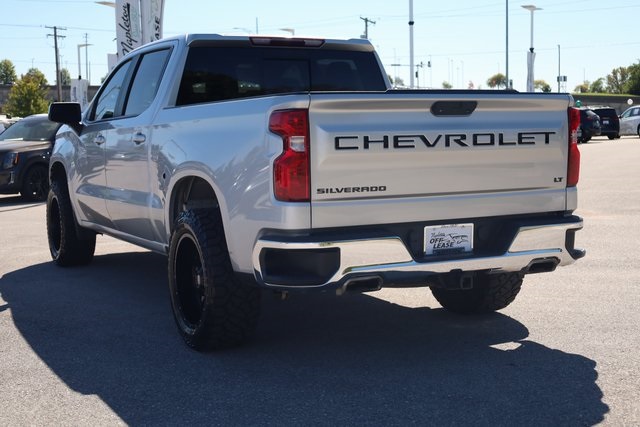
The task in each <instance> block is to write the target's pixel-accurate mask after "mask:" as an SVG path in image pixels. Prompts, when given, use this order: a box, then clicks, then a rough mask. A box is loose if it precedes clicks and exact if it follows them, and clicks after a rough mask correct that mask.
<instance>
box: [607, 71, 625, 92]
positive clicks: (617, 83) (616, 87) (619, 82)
mask: <svg viewBox="0 0 640 427" xmlns="http://www.w3.org/2000/svg"><path fill="white" fill-rule="evenodd" d="M628 80H629V70H628V68H627V67H618V68H615V69H613V70H612V71H611V74H609V75H608V76H607V88H608V89H609V92H610V93H625V89H626V88H625V85H626V84H627V81H628Z"/></svg>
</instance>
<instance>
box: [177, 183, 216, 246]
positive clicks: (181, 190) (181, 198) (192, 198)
mask: <svg viewBox="0 0 640 427" xmlns="http://www.w3.org/2000/svg"><path fill="white" fill-rule="evenodd" d="M169 200H170V201H169V209H168V212H167V218H166V220H167V231H168V233H169V235H171V233H172V232H173V227H174V225H175V221H176V219H177V218H178V216H179V215H180V213H182V212H184V211H186V210H191V209H218V210H220V211H221V209H220V202H219V198H218V195H217V193H216V191H215V189H214V187H213V185H212V184H211V183H210V182H209V181H208V180H206V179H205V178H203V177H200V176H195V175H190V176H185V177H182V178H180V179H179V180H178V181H176V183H175V184H174V185H173V187H172V189H171V192H170V196H169ZM221 214H223V212H221ZM223 222H224V214H223Z"/></svg>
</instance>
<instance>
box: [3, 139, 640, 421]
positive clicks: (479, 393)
mask: <svg viewBox="0 0 640 427" xmlns="http://www.w3.org/2000/svg"><path fill="white" fill-rule="evenodd" d="M580 150H581V152H582V173H581V180H580V184H579V190H580V196H579V209H578V211H577V212H576V213H577V214H578V215H581V216H583V217H584V219H585V228H584V230H583V231H581V232H580V233H579V234H578V237H577V239H576V240H577V245H578V246H582V247H584V248H586V249H587V256H586V257H585V258H584V259H582V260H581V261H580V262H579V263H576V264H574V265H572V266H569V267H566V268H562V269H559V270H558V271H556V272H553V273H547V274H539V275H531V276H527V278H526V279H525V285H524V287H523V290H522V292H521V293H520V295H519V296H518V299H517V300H516V301H515V302H514V303H513V304H512V305H511V306H509V307H507V308H506V309H505V310H502V311H501V312H499V313H496V314H492V315H487V316H481V317H460V316H456V315H452V314H449V313H447V312H445V311H444V310H442V309H441V308H440V307H439V305H438V304H437V302H436V301H435V300H434V299H433V297H432V296H431V294H430V293H429V292H428V290H426V289H421V288H419V289H409V290H406V289H404V290H397V289H396V290H383V291H380V292H377V293H370V294H361V295H360V294H348V295H345V296H343V297H340V298H338V297H335V296H334V295H326V294H322V295H317V294H308V295H294V296H293V297H291V298H290V299H288V300H287V301H280V300H277V299H276V298H275V297H272V296H271V295H270V294H266V293H265V295H264V298H263V315H262V318H261V322H260V326H259V329H258V333H257V337H256V339H255V340H254V341H253V342H252V343H251V344H250V345H248V346H246V347H244V348H240V349H236V350H232V351H227V352H221V353H212V354H199V353H195V352H193V351H191V350H189V349H187V348H186V347H185V346H184V345H183V343H182V342H181V339H180V337H179V335H178V333H177V330H176V328H175V326H174V322H173V319H172V315H171V310H170V306H169V298H168V295H167V280H166V266H165V259H164V258H163V257H162V256H159V255H156V254H152V253H150V252H147V251H145V250H141V249H139V248H136V247H134V246H131V245H128V244H125V243H122V242H119V241H116V240H114V239H111V238H108V237H99V238H98V244H97V251H96V257H95V259H94V262H93V263H92V264H91V265H89V266H87V267H82V268H75V269H60V268H57V267H55V266H54V265H52V263H51V262H50V257H49V253H48V248H47V242H46V233H45V225H44V213H45V207H44V205H43V204H29V203H23V202H22V201H21V200H20V199H19V198H17V197H12V196H0V221H1V222H0V420H2V424H3V425H60V424H64V425H121V424H134V425H139V424H152V425H158V424H160V425H176V424H181V425H193V424H210V425H305V424H312V425H338V424H340V425H365V424H368V425H408V424H418V425H505V426H506V425H508V426H516V425H517V426H524V425H532V426H540V425H568V426H573V425H576V426H578V425H579V426H583V425H594V424H602V425H611V426H637V425H640V333H639V332H638V325H640V309H639V308H640V266H639V264H638V245H637V242H639V241H640V185H639V184H640V166H639V165H640V140H639V139H638V138H637V137H623V138H622V139H620V140H614V141H610V140H608V139H606V138H600V137H596V138H594V139H593V140H592V141H590V142H589V143H588V144H583V145H581V147H580Z"/></svg>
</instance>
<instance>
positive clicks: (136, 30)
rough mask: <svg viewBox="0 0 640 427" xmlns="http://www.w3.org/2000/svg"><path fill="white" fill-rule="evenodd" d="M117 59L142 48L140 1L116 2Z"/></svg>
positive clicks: (119, 0) (123, 0) (125, 0)
mask: <svg viewBox="0 0 640 427" xmlns="http://www.w3.org/2000/svg"><path fill="white" fill-rule="evenodd" d="M116 39H117V43H118V58H119V59H121V58H122V57H123V56H125V55H126V54H127V53H129V52H131V51H132V50H134V49H135V48H137V47H140V46H142V44H143V43H142V28H141V20H140V0H116Z"/></svg>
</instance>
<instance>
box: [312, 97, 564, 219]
mask: <svg viewBox="0 0 640 427" xmlns="http://www.w3.org/2000/svg"><path fill="white" fill-rule="evenodd" d="M570 105H571V97H570V96H568V95H560V94H535V95H533V94H518V93H505V92H496V93H495V94H494V93H483V92H478V93H475V92H473V91H469V92H465V93H444V94H443V93H440V92H439V93H428V92H420V91H411V92H409V91H405V92H398V93H394V92H393V91H391V92H387V93H375V94H374V93H367V94H362V93H361V94H354V93H350V94H346V93H345V94H316V93H313V94H312V95H311V103H310V108H309V123H310V125H309V126H310V140H311V144H310V145H311V152H310V154H311V194H312V196H311V197H312V200H311V202H312V203H311V204H312V224H313V227H314V228H324V227H339V226H347V225H349V226H352V225H367V224H386V223H395V222H411V221H438V220H444V219H452V218H478V217H487V216H493V215H511V214H514V215H515V214H520V213H536V212H551V211H563V210H565V209H566V206H567V190H566V184H565V181H566V175H567V156H568V132H569V131H568V118H567V108H568V107H569V106H570Z"/></svg>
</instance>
